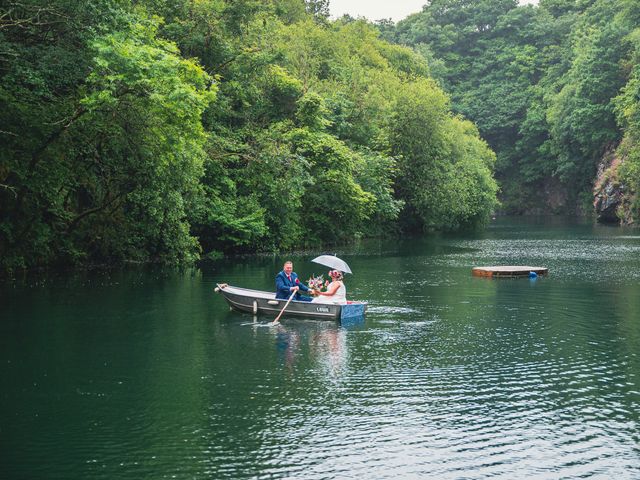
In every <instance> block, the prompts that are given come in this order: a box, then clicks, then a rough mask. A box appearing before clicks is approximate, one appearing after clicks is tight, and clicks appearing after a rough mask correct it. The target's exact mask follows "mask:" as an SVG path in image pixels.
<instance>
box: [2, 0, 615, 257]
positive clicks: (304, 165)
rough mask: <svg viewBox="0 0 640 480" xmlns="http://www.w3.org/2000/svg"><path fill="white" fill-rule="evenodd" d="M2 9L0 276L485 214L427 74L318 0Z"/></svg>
mask: <svg viewBox="0 0 640 480" xmlns="http://www.w3.org/2000/svg"><path fill="white" fill-rule="evenodd" d="M1 8H2V10H1V11H0V79H1V80H2V81H1V83H0V107H1V108H0V137H1V138H2V142H0V252H1V254H2V255H1V258H2V265H3V267H4V268H5V269H7V268H8V269H12V268H18V267H23V266H35V265H47V264H52V263H63V264H68V263H91V262H122V261H162V262H170V263H174V262H180V261H185V260H190V259H194V258H198V257H199V256H215V255H218V254H219V252H221V251H232V250H239V249H243V250H248V251H256V250H275V249H292V248H298V247H302V246H307V245H315V246H318V245H320V244H323V243H331V242H338V241H345V240H350V239H353V238H357V237H360V236H363V235H382V234H389V233H395V232H398V231H421V230H424V229H453V228H461V227H470V226H474V225H478V224H481V223H482V222H484V221H485V220H486V219H487V218H488V216H489V215H490V213H491V212H492V210H493V209H494V207H495V205H496V192H497V185H496V182H495V181H494V180H493V178H492V170H493V163H494V155H493V153H492V151H491V150H490V149H489V147H488V146H487V144H486V143H485V142H484V141H482V140H481V139H480V137H479V134H478V131H477V129H476V128H475V127H474V126H473V125H472V124H470V123H469V122H468V121H466V120H463V119H462V118H458V117H457V116H454V115H453V114H452V113H451V111H450V104H449V99H448V97H447V95H446V94H445V93H444V91H443V90H442V89H441V88H440V87H439V86H438V85H437V84H436V83H435V82H434V81H433V80H432V79H431V76H430V75H431V73H430V68H429V65H428V62H427V61H425V60H424V58H423V56H421V55H419V54H417V53H415V52H413V51H412V50H410V49H408V48H406V47H401V46H397V45H392V44H390V43H388V42H387V41H385V40H382V39H381V38H380V36H379V33H378V30H377V29H376V28H374V27H373V26H372V25H369V24H367V23H366V22H364V21H351V20H350V19H343V20H340V21H335V22H331V21H329V20H328V2H327V1H326V0H309V1H306V2H305V1H303V0H175V1H173V2H160V1H157V0H139V1H138V0H137V1H133V0H90V1H87V2H75V1H72V0H48V1H46V2H45V1H42V0H40V1H38V0H23V1H21V2H16V1H11V0H9V1H7V2H4V3H3V5H2V7H1ZM439 68H441V67H439ZM623 103H624V102H623V101H621V105H622V104H623ZM621 108H622V107H621Z"/></svg>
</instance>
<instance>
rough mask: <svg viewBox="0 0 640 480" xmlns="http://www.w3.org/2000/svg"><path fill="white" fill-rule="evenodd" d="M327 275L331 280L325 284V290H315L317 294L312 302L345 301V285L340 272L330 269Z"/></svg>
mask: <svg viewBox="0 0 640 480" xmlns="http://www.w3.org/2000/svg"><path fill="white" fill-rule="evenodd" d="M329 276H330V277H331V280H332V282H331V283H330V284H329V285H327V291H326V292H320V291H318V290H315V291H314V293H315V294H316V295H317V297H315V298H314V299H313V300H312V302H314V303H347V287H345V286H344V282H343V281H342V272H340V271H339V270H330V271H329Z"/></svg>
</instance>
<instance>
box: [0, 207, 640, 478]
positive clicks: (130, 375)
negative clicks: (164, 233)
mask: <svg viewBox="0 0 640 480" xmlns="http://www.w3.org/2000/svg"><path fill="white" fill-rule="evenodd" d="M319 253H323V252H310V253H309V254H305V255H297V256H294V257H293V260H294V262H295V270H296V271H297V272H298V274H299V275H300V276H301V278H307V277H308V276H310V275H311V274H312V273H315V274H318V273H324V269H322V268H321V267H318V266H315V265H313V264H312V263H310V262H309V260H310V259H311V258H313V256H315V254H319ZM332 253H333V252H332ZM337 253H338V254H339V255H340V256H342V257H343V258H344V259H345V260H347V262H348V263H349V265H350V266H351V268H352V270H353V271H354V275H350V276H347V278H346V284H347V289H348V293H347V296H348V298H350V299H363V300H367V301H368V302H369V305H370V308H369V312H368V314H367V318H366V321H365V322H364V323H363V324H356V325H351V326H347V327H345V326H341V325H339V324H337V323H333V322H320V321H311V320H295V319H285V320H284V321H283V324H282V325H281V326H280V327H270V326H268V325H267V323H268V321H269V320H270V319H269V318H258V319H257V321H256V322H254V319H253V318H252V317H251V316H249V315H245V314H240V313H234V312H229V310H228V308H227V306H226V304H225V303H224V302H223V300H222V298H221V297H220V296H218V295H215V294H214V293H213V289H214V287H215V283H216V282H227V283H230V284H232V285H238V286H245V287H250V288H259V289H271V288H272V285H273V277H274V275H275V274H276V273H277V271H278V269H279V268H280V267H281V264H282V261H283V260H284V257H258V258H256V257H248V258H242V259H236V260H234V261H224V262H220V263H218V264H215V265H213V266H210V267H206V268H202V269H194V270H188V271H185V272H180V273H176V272H159V271H140V270H136V271H133V270H130V271H126V272H121V271H120V272H117V273H109V274H84V275H73V276H71V275H56V276H48V277H46V278H43V277H39V278H37V279H24V280H22V281H17V282H14V283H5V284H3V285H2V286H1V290H0V291H1V296H0V301H1V307H2V310H1V311H2V319H1V321H0V381H1V390H0V478H2V479H49V478H51V479H53V478H56V479H76V478H77V479H86V478H91V479H141V478H179V479H191V478H213V479H219V478H233V479H236V478H305V479H324V478H358V479H361V478H439V479H442V478H445V479H446V478H450V479H458V478H466V479H472V478H477V479H483V478H487V477H494V478H505V479H512V478H619V479H625V478H640V447H639V445H640V418H639V414H638V412H640V380H639V378H638V376H639V375H640V359H639V358H638V352H640V231H638V230H630V229H627V230H625V229H619V228H610V227H595V226H592V225H587V224H580V223H573V222H568V221H564V220H518V221H516V220H513V219H499V220H498V221H497V222H495V223H494V224H492V225H491V227H490V228H489V229H488V230H486V231H484V232H482V233H478V234H474V235H468V236H464V237H462V236H439V237H433V238H428V239H427V238H425V239H419V240H416V239H405V240H401V241H399V242H398V241H393V242H376V241H371V242H363V243H362V244H359V245H357V246H353V247H348V248H340V249H337ZM493 264H506V265H512V264H521V265H533V266H545V267H548V268H549V269H550V275H549V276H547V277H545V278H538V279H536V280H530V279H528V278H521V279H501V280H491V279H484V278H476V277H472V276H471V274H470V271H471V268H472V267H473V266H478V265H493Z"/></svg>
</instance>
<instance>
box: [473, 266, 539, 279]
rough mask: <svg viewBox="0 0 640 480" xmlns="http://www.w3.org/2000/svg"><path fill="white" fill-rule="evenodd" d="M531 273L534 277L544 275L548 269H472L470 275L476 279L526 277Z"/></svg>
mask: <svg viewBox="0 0 640 480" xmlns="http://www.w3.org/2000/svg"><path fill="white" fill-rule="evenodd" d="M531 272H535V273H536V275H546V274H547V273H549V269H548V268H545V267H528V266H520V265H517V266H514V265H509V266H499V267H474V268H473V269H471V273H472V274H473V275H474V276H476V277H527V276H529V274H530V273H531Z"/></svg>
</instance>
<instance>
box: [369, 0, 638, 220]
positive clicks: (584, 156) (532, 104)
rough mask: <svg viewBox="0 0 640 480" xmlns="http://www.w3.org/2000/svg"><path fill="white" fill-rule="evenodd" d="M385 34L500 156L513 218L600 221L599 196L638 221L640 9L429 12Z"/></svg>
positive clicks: (624, 5)
mask: <svg viewBox="0 0 640 480" xmlns="http://www.w3.org/2000/svg"><path fill="white" fill-rule="evenodd" d="M378 26H379V28H380V30H381V32H382V36H383V38H386V39H388V40H390V41H394V42H397V43H400V44H405V45H410V46H412V47H413V48H414V49H415V50H416V51H417V52H420V53H421V54H422V55H423V56H424V57H425V58H426V59H427V63H428V64H429V67H430V72H431V75H432V76H433V77H434V78H435V79H436V80H437V81H438V83H439V85H441V86H442V87H443V89H444V90H445V91H446V92H448V94H450V95H451V105H452V109H453V111H454V112H456V113H458V114H461V115H463V116H465V117H466V118H468V119H470V120H471V121H473V122H474V123H475V124H476V125H477V126H478V129H479V131H480V135H481V137H482V138H483V139H485V140H486V141H487V142H488V143H489V145H490V147H491V148H492V149H493V150H494V151H495V153H496V156H497V161H496V171H495V175H496V179H497V180H498V183H499V184H500V188H501V193H500V199H501V202H502V207H501V209H502V210H503V211H504V212H507V213H557V214H576V213H582V214H591V213H592V212H593V203H594V195H595V196H598V197H599V198H601V200H603V201H605V202H608V203H609V208H610V210H611V211H610V212H609V216H608V218H604V220H608V221H614V222H618V221H620V220H622V222H623V223H634V222H635V223H637V222H638V220H640V203H639V200H638V196H637V192H638V191H640V143H639V135H640V130H639V128H640V109H639V106H640V2H638V1H637V0H540V1H539V4H538V6H533V5H523V6H519V5H518V1H517V0H431V1H430V2H429V4H428V5H427V6H425V7H424V8H423V10H422V12H420V13H417V14H414V15H411V16H409V17H408V18H406V19H404V20H402V21H400V22H399V23H398V24H397V25H393V24H391V23H389V22H378ZM594 188H595V190H596V191H595V192H594ZM603 197H604V198H603ZM596 213H598V214H600V213H602V212H596Z"/></svg>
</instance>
